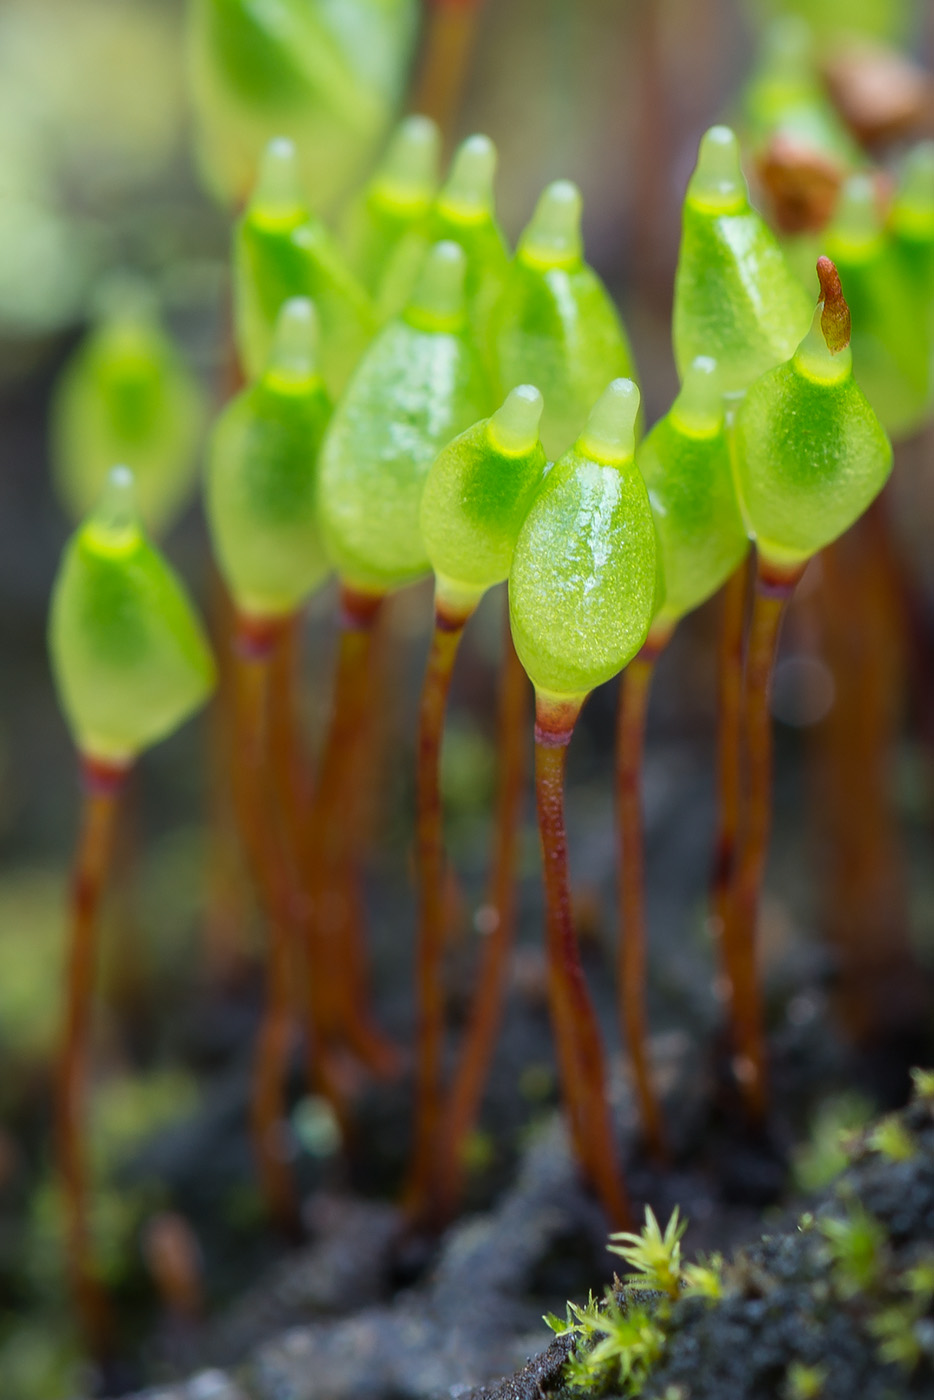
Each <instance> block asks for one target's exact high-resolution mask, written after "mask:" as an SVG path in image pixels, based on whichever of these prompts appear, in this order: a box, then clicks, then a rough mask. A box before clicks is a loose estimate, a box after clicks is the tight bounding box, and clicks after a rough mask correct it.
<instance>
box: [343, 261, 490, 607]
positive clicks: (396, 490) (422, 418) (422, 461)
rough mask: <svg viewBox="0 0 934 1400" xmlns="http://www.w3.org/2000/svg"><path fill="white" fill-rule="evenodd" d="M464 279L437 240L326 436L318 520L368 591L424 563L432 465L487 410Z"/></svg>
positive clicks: (420, 569) (415, 572)
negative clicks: (423, 509)
mask: <svg viewBox="0 0 934 1400" xmlns="http://www.w3.org/2000/svg"><path fill="white" fill-rule="evenodd" d="M463 277H464V255H463V253H462V251H461V249H460V248H459V247H458V246H457V245H456V244H452V243H440V244H437V245H436V246H435V248H433V249H432V250H431V253H430V254H429V257H428V259H427V261H426V265H425V268H424V269H423V273H422V278H421V281H420V284H419V287H418V288H417V290H416V293H415V296H414V298H413V300H412V302H411V303H410V305H409V307H408V308H407V310H406V312H405V314H404V315H403V316H400V317H397V318H395V319H394V320H392V321H390V322H388V324H387V325H386V326H384V327H383V329H382V330H381V331H380V332H379V334H378V335H377V337H376V339H375V340H374V341H373V343H372V344H371V345H370V347H369V349H368V350H367V352H366V354H365V356H364V358H363V360H362V361H361V363H360V365H359V366H358V367H357V370H356V372H355V374H354V376H353V378H352V380H351V381H350V384H349V385H348V386H347V392H346V393H345V395H344V397H343V398H342V399H341V401H340V402H339V404H338V405H337V408H336V410H335V412H334V416H333V418H332V419H331V424H330V427H329V428H328V431H327V434H326V436H325V440H324V445H323V447H322V452H321V463H320V495H319V500H320V513H321V528H322V532H323V535H324V539H325V544H326V547H327V549H328V552H329V554H330V556H331V558H332V560H333V563H334V565H335V567H336V569H337V571H338V573H339V574H340V576H341V578H342V579H343V580H344V581H345V582H346V583H349V584H351V585H353V586H356V587H358V588H361V589H363V590H370V591H376V592H382V591H388V590H390V589H394V588H400V587H402V586H403V585H404V584H406V583H409V582H410V581H412V580H413V579H416V578H418V577H419V576H420V575H422V574H424V573H426V572H427V571H428V569H429V567H430V565H429V560H428V554H427V551H426V549H425V543H424V541H423V539H422V535H421V530H420V527H419V509H420V505H421V496H422V490H423V487H424V483H425V478H426V476H427V474H428V469H429V467H430V466H431V463H432V462H433V461H434V459H435V457H436V456H437V454H438V452H439V451H440V449H441V448H442V447H443V446H444V445H445V443H447V442H449V441H450V439H451V438H452V437H454V436H456V434H458V433H460V432H463V431H464V429H465V428H466V427H468V426H469V425H470V424H471V423H474V422H475V421H476V420H477V419H478V418H480V417H483V415H484V414H485V413H487V412H488V411H489V400H490V392H489V386H488V383H487V380H486V377H485V375H484V373H483V370H482V367H481V365H480V363H479V360H478V358H477V355H476V352H475V351H474V349H473V346H472V342H471V337H470V335H469V332H468V324H467V315H466V308H465V304H464V295H463Z"/></svg>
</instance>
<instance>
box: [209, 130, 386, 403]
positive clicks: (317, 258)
mask: <svg viewBox="0 0 934 1400" xmlns="http://www.w3.org/2000/svg"><path fill="white" fill-rule="evenodd" d="M296 296H307V297H310V298H311V299H312V301H313V302H314V304H315V308H316V310H317V313H318V317H319V320H320V324H321V368H322V373H323V375H324V379H325V382H326V384H327V386H328V391H329V393H330V394H331V396H332V397H334V398H336V397H337V395H338V394H340V392H341V390H342V389H343V387H344V385H345V384H346V382H347V378H348V376H349V375H350V372H351V371H352V369H353V368H354V366H355V365H356V363H357V361H358V360H359V358H360V355H361V354H362V353H363V350H364V348H365V347H366V345H367V343H368V341H369V340H370V337H371V336H372V334H373V331H374V329H375V325H376V314H375V312H374V310H373V307H372V305H371V303H370V299H369V297H368V296H367V294H366V292H365V291H364V289H363V287H362V286H361V284H360V283H359V282H358V281H357V279H356V277H355V276H354V275H353V273H352V272H351V271H350V269H349V267H348V266H347V264H346V262H345V260H344V256H343V254H342V253H341V251H340V250H339V248H338V247H337V245H336V243H335V242H334V240H333V239H332V238H331V235H330V234H329V233H328V231H327V229H326V228H325V226H324V224H323V223H322V221H321V220H320V219H319V218H317V217H316V216H315V215H313V214H312V213H311V211H310V209H309V208H308V205H307V203H306V201H305V197H304V194H303V191H302V186H301V180H300V177H299V167H298V155H297V153H296V149H295V146H294V144H293V142H291V141H289V140H287V139H286V138H285V137H277V138H276V139H275V140H273V141H270V143H269V145H268V146H267V147H266V150H265V152H264V154H263V160H262V164H261V166H260V172H259V177H258V179H257V182H256V186H255V189H254V191H253V194H252V196H251V198H250V202H249V204H248V205H247V208H246V211H245V212H244V214H243V215H242V217H241V218H240V220H239V222H238V224H237V228H236V232H235V235H234V318H235V324H236V334H237V349H238V351H239V354H240V359H241V363H242V365H243V368H244V371H245V373H246V375H247V377H248V378H250V379H255V378H257V377H258V376H259V375H260V374H261V373H262V371H263V367H264V365H265V364H266V361H267V360H268V358H269V352H270V350H271V348H272V339H273V335H274V332H275V326H276V320H277V317H278V315H279V312H280V310H281V309H282V306H283V304H284V303H285V302H286V301H288V300H289V299H290V298H291V297H296Z"/></svg>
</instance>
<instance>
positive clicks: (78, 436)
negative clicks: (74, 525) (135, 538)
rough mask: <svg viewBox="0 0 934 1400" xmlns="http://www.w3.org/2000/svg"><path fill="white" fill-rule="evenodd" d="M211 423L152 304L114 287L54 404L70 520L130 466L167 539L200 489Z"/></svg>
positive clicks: (150, 524) (147, 514)
mask: <svg viewBox="0 0 934 1400" xmlns="http://www.w3.org/2000/svg"><path fill="white" fill-rule="evenodd" d="M206 417H207V410H206V406H205V401H204V394H203V392H202V389H201V386H200V385H199V383H198V381H197V379H196V378H195V376H194V374H193V373H192V372H191V370H190V369H189V368H188V366H187V365H186V364H185V362H184V360H183V359H182V357H181V355H180V354H179V352H178V350H177V349H176V347H175V345H174V344H173V342H172V340H171V339H170V338H169V336H168V335H167V334H166V332H165V330H164V329H163V327H162V326H161V325H160V324H159V320H158V318H157V316H156V313H155V310H154V307H153V305H152V299H151V297H150V296H149V295H148V294H147V293H146V291H145V290H144V289H143V288H141V287H138V286H136V285H135V284H130V283H128V282H121V284H120V285H119V286H115V287H113V288H112V289H111V291H110V294H109V295H108V296H107V298H106V303H105V306H104V308H103V314H102V316H101V318H100V320H99V321H98V323H97V324H96V325H95V326H94V327H93V328H92V330H91V331H90V332H89V334H88V335H87V337H86V338H85V340H84V341H83V342H82V343H81V345H80V346H79V347H78V349H77V351H76V352H75V353H74V355H73V356H72V357H71V359H70V360H69V361H68V363H67V365H66V366H65V369H64V370H63V372H62V376H61V379H60V380H59V382H58V385H57V386H56V390H55V396H54V401H53V404H52V466H53V472H54V478H55V485H56V487H57V490H58V494H59V496H60V498H61V500H62V502H63V504H64V506H65V508H66V510H67V511H68V513H69V515H70V516H72V518H73V519H75V520H80V519H81V518H82V517H83V516H84V515H85V514H86V513H87V512H88V510H90V508H91V507H92V505H93V504H94V502H95V501H96V500H97V498H98V497H99V495H100V493H101V491H102V489H103V486H104V483H105V481H106V480H107V474H108V472H109V471H110V470H111V468H112V467H113V464H114V463H115V462H125V463H126V464H127V465H128V466H129V467H130V468H131V469H132V471H133V474H134V477H135V479H136V490H137V496H138V500H139V509H140V514H141V516H142V518H143V520H144V521H145V523H146V526H147V528H148V529H150V530H152V531H153V532H154V533H156V534H159V533H161V532H162V531H163V530H164V529H165V528H166V526H167V525H168V524H169V523H170V522H171V520H172V519H173V518H174V517H175V515H176V514H177V513H178V511H179V509H180V507H181V506H182V505H183V504H184V502H185V499H186V497H187V495H188V493H189V491H190V490H191V488H192V486H193V483H194V477H195V470H196V464H197V453H198V447H199V443H200V440H201V435H202V433H203V431H204V426H205V420H206Z"/></svg>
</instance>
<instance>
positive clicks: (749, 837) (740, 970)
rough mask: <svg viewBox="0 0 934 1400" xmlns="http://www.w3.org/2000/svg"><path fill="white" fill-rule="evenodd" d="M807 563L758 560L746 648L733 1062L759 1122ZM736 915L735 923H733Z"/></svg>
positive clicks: (731, 940) (731, 932) (730, 928)
mask: <svg viewBox="0 0 934 1400" xmlns="http://www.w3.org/2000/svg"><path fill="white" fill-rule="evenodd" d="M802 572H803V569H797V570H794V571H787V572H779V571H777V570H775V569H773V568H771V567H770V566H769V565H768V564H767V563H765V561H764V560H762V559H761V557H760V559H759V562H758V572H757V575H756V592H755V599H754V602H753V609H752V620H751V622H750V627H749V639H748V644H747V649H746V676H745V696H744V698H745V721H744V727H743V752H744V755H745V759H746V765H747V770H746V782H747V788H746V809H745V829H744V831H743V836H742V842H741V844H740V848H739V855H738V860H737V865H736V879H735V887H734V890H735V893H734V896H733V900H732V905H731V907H730V908H729V910H728V916H727V917H728V922H727V928H726V930H725V937H726V940H727V943H728V946H729V947H730V948H731V950H732V956H731V966H730V1013H731V1026H732V1030H733V1037H734V1049H735V1054H736V1060H735V1066H736V1073H737V1078H738V1080H739V1084H740V1089H741V1092H742V1094H743V1099H744V1102H745V1104H746V1108H747V1111H748V1113H749V1116H750V1118H751V1119H752V1121H753V1122H755V1123H759V1122H761V1121H762V1119H763V1118H764V1117H765V1113H766V1109H767V1106H768V1090H767V1084H766V1063H765V1060H766V1057H765V1031H764V1025H763V1010H762V989H761V986H760V982H759V972H758V967H757V959H756V948H757V943H756V924H757V920H758V913H759V899H760V895H761V891H762V881H763V877H764V874H765V862H766V857H767V855H768V844H769V832H770V829H771V801H772V724H771V716H770V713H769V692H770V688H771V681H772V671H773V668H774V664H775V656H776V652H777V650H778V638H779V632H780V631H781V625H782V619H783V617H784V615H785V609H786V608H787V606H788V603H789V601H790V599H791V595H792V593H793V592H794V590H795V585H796V584H797V582H798V579H799V578H800V577H801V574H802ZM734 920H735V924H734V923H733V921H734Z"/></svg>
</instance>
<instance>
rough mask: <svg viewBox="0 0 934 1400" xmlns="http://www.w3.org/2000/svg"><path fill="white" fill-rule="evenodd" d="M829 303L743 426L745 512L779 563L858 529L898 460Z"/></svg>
mask: <svg viewBox="0 0 934 1400" xmlns="http://www.w3.org/2000/svg"><path fill="white" fill-rule="evenodd" d="M820 312H821V306H820V304H819V305H818V308H817V311H816V312H815V313H814V321H813V324H812V327H811V330H810V331H809V332H808V335H807V337H806V338H805V340H804V341H803V342H802V344H801V346H800V347H799V349H798V350H797V352H796V353H795V355H794V357H793V358H792V359H791V360H790V361H789V362H788V363H787V364H784V365H779V366H778V368H777V369H773V370H770V371H769V373H768V374H766V375H764V376H763V377H762V378H761V379H760V380H758V381H757V382H756V383H755V384H754V385H753V386H752V387H751V389H750V390H749V392H748V393H747V395H746V398H745V399H744V401H743V403H742V404H741V405H740V408H739V410H738V412H737V415H736V423H735V427H734V434H733V446H734V465H735V469H736V479H737V485H738V488H739V493H740V498H741V503H742V508H743V513H744V516H745V518H746V521H747V525H748V527H749V530H750V533H751V534H753V535H754V537H755V539H756V541H757V544H758V547H759V550H760V552H761V553H762V554H763V555H764V556H765V558H766V559H768V560H770V561H771V562H773V563H775V564H776V565H779V566H781V565H783V564H785V565H796V564H800V563H802V562H803V561H804V560H806V559H808V558H810V556H811V555H812V554H816V553H817V552H818V550H820V549H823V547H824V545H827V544H830V543H831V542H832V541H833V540H835V539H837V538H838V536H840V535H842V534H843V532H844V531H845V530H847V529H849V527H850V525H852V524H853V522H854V521H855V520H857V519H858V518H859V516H860V515H862V513H863V511H864V510H865V509H866V507H867V506H868V505H869V503H870V501H872V500H873V498H874V497H875V496H876V495H878V493H879V491H881V489H882V487H883V486H884V485H885V482H886V479H887V477H888V475H889V472H890V471H891V467H892V447H891V444H890V442H889V440H888V438H887V437H886V434H885V430H884V428H883V427H882V424H881V423H880V422H879V419H878V418H877V417H876V415H875V413H874V412H873V410H872V408H871V407H870V405H869V402H868V400H867V399H866V396H865V394H864V393H863V392H862V390H861V389H860V388H859V386H858V385H857V383H856V381H855V379H854V378H853V370H852V356H851V354H850V351H849V350H842V351H840V352H839V353H838V354H837V355H834V356H831V354H830V352H829V351H828V350H827V347H826V345H825V344H824V341H823V337H822V335H821V330H820Z"/></svg>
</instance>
